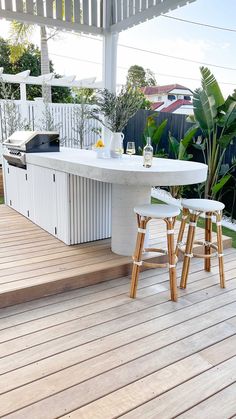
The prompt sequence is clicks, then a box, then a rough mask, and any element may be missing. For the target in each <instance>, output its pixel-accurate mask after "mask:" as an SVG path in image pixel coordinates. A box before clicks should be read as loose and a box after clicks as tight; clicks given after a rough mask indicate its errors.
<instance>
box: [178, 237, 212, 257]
mask: <svg viewBox="0 0 236 419" xmlns="http://www.w3.org/2000/svg"><path fill="white" fill-rule="evenodd" d="M194 244H199V245H200V246H205V247H210V248H211V249H214V250H215V252H213V253H210V254H209V255H205V254H204V255H203V254H201V253H194V252H193V253H191V256H190V255H187V254H185V251H186V243H183V242H180V243H178V244H177V247H178V249H179V251H180V252H181V253H183V254H185V256H188V257H196V258H202V259H210V258H214V257H217V256H218V257H220V256H219V255H218V253H217V252H218V247H217V245H216V244H214V243H211V242H208V241H200V240H195V241H194Z"/></svg>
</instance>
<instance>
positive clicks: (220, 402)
mask: <svg viewBox="0 0 236 419" xmlns="http://www.w3.org/2000/svg"><path fill="white" fill-rule="evenodd" d="M235 399H236V383H233V384H231V385H229V386H228V387H226V388H224V389H223V390H221V391H218V393H216V394H214V395H213V396H211V397H209V398H208V399H207V400H205V401H203V402H201V403H199V404H198V405H197V406H195V407H193V408H192V409H190V410H188V411H187V412H185V413H183V414H182V415H180V416H179V418H181V419H187V418H190V417H191V418H198V419H205V418H206V417H208V418H214V419H222V412H223V415H224V417H225V418H226V417H227V418H232V417H235V415H236V403H235Z"/></svg>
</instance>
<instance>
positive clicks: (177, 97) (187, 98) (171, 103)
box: [142, 84, 193, 115]
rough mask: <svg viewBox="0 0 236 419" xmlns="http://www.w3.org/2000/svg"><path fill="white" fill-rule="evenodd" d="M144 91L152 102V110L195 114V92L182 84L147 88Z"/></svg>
mask: <svg viewBox="0 0 236 419" xmlns="http://www.w3.org/2000/svg"><path fill="white" fill-rule="evenodd" d="M142 91H143V93H144V95H145V96H146V98H147V100H149V101H150V102H152V105H151V107H152V110H154V111H160V112H172V113H180V114H186V115H190V114H193V105H192V98H193V92H192V90H190V89H188V88H187V87H185V86H181V85H180V84H168V85H165V86H147V87H143V88H142Z"/></svg>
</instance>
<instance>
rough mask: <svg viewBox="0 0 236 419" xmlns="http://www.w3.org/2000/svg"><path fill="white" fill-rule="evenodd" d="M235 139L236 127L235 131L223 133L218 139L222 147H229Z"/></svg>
mask: <svg viewBox="0 0 236 419" xmlns="http://www.w3.org/2000/svg"><path fill="white" fill-rule="evenodd" d="M233 139H234V140H235V141H236V129H235V131H233V132H230V133H228V134H227V133H226V134H224V135H222V137H220V139H219V140H218V143H219V144H220V146H221V147H222V148H227V147H228V146H229V145H230V143H231V141H232V140H233Z"/></svg>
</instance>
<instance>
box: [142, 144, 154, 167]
mask: <svg viewBox="0 0 236 419" xmlns="http://www.w3.org/2000/svg"><path fill="white" fill-rule="evenodd" d="M152 158H153V147H152V144H151V138H150V137H147V144H146V145H145V147H144V149H143V166H144V167H151V166H152Z"/></svg>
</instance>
